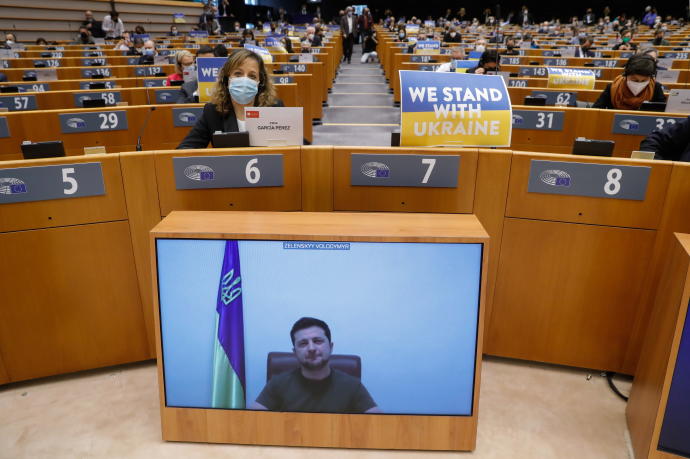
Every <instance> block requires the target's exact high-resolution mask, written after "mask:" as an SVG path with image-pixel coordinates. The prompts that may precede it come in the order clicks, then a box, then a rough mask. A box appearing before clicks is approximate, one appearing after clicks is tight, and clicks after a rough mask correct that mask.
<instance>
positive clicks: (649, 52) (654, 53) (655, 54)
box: [637, 46, 668, 70]
mask: <svg viewBox="0 0 690 459" xmlns="http://www.w3.org/2000/svg"><path fill="white" fill-rule="evenodd" d="M637 54H640V55H643V56H649V57H651V58H652V59H654V62H655V63H656V69H657V70H668V69H667V68H666V67H661V66H659V51H658V50H657V49H656V48H653V47H651V46H647V47H645V48H640V49H639V50H638V51H637Z"/></svg>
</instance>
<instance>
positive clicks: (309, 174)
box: [302, 146, 333, 212]
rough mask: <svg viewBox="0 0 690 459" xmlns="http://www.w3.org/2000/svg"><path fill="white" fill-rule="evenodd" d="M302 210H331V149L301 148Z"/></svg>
mask: <svg viewBox="0 0 690 459" xmlns="http://www.w3.org/2000/svg"><path fill="white" fill-rule="evenodd" d="M302 210H304V211H307V212H327V211H332V210H333V147H316V146H313V147H302Z"/></svg>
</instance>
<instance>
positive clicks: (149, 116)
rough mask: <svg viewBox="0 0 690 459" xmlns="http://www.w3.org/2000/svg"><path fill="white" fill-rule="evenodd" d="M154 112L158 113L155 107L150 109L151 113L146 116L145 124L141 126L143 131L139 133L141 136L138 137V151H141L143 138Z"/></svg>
mask: <svg viewBox="0 0 690 459" xmlns="http://www.w3.org/2000/svg"><path fill="white" fill-rule="evenodd" d="M154 111H156V107H155V106H151V107H149V112H148V113H147V114H146V119H145V120H144V124H142V125H141V130H140V131H139V136H138V137H137V151H141V136H142V135H144V131H145V130H146V126H147V125H148V124H149V120H150V119H151V113H153V112H154Z"/></svg>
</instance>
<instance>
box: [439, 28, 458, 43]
mask: <svg viewBox="0 0 690 459" xmlns="http://www.w3.org/2000/svg"><path fill="white" fill-rule="evenodd" d="M443 41H444V42H446V43H460V42H462V36H461V35H460V34H459V33H458V30H457V29H456V28H455V27H451V28H450V29H448V32H446V34H445V35H443Z"/></svg>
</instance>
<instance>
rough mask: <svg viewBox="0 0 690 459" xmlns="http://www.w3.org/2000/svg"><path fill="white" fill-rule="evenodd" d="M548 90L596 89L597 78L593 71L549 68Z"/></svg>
mask: <svg viewBox="0 0 690 459" xmlns="http://www.w3.org/2000/svg"><path fill="white" fill-rule="evenodd" d="M547 70H548V72H549V81H548V83H547V85H546V87H547V88H554V89H594V82H595V80H596V77H595V75H594V72H593V71H591V70H583V69H569V68H556V67H548V68H547Z"/></svg>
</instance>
